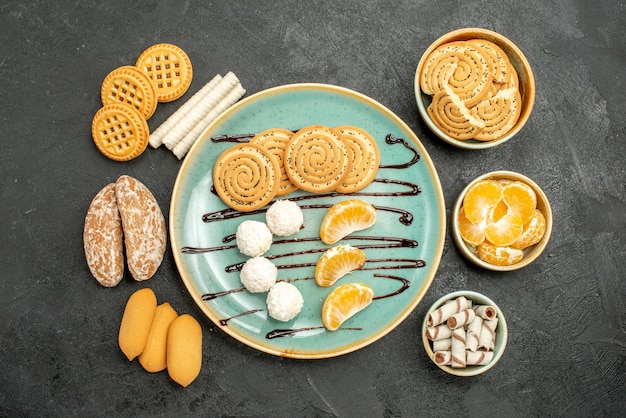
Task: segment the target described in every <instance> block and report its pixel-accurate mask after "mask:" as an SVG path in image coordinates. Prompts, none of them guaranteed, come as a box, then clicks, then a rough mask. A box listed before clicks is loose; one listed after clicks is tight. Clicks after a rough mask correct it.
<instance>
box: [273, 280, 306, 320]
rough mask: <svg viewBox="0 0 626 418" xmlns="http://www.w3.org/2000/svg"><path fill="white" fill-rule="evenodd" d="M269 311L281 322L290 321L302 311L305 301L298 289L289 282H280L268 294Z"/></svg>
mask: <svg viewBox="0 0 626 418" xmlns="http://www.w3.org/2000/svg"><path fill="white" fill-rule="evenodd" d="M266 303H267V310H268V312H269V314H270V316H271V317H272V318H274V319H277V320H279V321H283V322H286V321H290V320H292V319H293V318H295V317H296V315H298V314H299V313H300V311H301V310H302V306H303V305H304V299H303V298H302V294H301V293H300V291H299V290H298V288H297V287H295V286H294V285H292V284H291V283H287V282H278V283H276V284H275V285H274V286H272V288H271V289H270V291H269V292H268V293H267V298H266Z"/></svg>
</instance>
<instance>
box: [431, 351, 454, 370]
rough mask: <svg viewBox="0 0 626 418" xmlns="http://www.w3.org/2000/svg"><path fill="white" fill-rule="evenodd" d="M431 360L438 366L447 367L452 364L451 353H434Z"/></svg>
mask: <svg viewBox="0 0 626 418" xmlns="http://www.w3.org/2000/svg"><path fill="white" fill-rule="evenodd" d="M433 360H434V361H435V363H437V364H439V365H440V366H447V365H449V364H450V363H451V362H452V353H451V352H450V350H447V351H436V352H435V354H434V355H433Z"/></svg>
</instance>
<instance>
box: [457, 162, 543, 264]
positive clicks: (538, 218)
mask: <svg viewBox="0 0 626 418" xmlns="http://www.w3.org/2000/svg"><path fill="white" fill-rule="evenodd" d="M451 218H452V220H451V226H452V228H451V229H452V236H453V237H454V241H455V243H456V246H457V248H458V249H459V251H460V252H461V253H462V254H463V256H465V258H467V259H468V260H469V261H471V262H472V263H474V264H475V265H477V266H479V267H482V268H485V269H488V270H493V271H512V270H517V269H520V268H522V267H525V266H527V265H529V264H530V263H532V262H533V261H534V260H536V259H537V257H539V256H540V255H541V253H542V252H543V251H544V250H545V248H546V246H547V245H548V241H549V240H550V235H551V232H552V210H551V208H550V202H549V201H548V198H547V196H546V194H545V193H544V192H543V190H542V189H541V187H539V186H538V185H537V183H535V182H534V181H532V180H531V179H530V178H528V177H526V176H524V175H522V174H519V173H516V172H513V171H492V172H490V173H485V174H483V175H481V176H479V177H477V178H475V179H474V180H472V181H471V182H470V183H469V184H468V185H467V186H466V187H465V188H464V189H463V190H462V191H461V193H459V196H458V198H457V200H456V202H455V204H454V207H453V208H452V216H451Z"/></svg>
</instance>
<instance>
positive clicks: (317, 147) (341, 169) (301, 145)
mask: <svg viewBox="0 0 626 418" xmlns="http://www.w3.org/2000/svg"><path fill="white" fill-rule="evenodd" d="M347 161H348V148H347V146H346V144H345V143H344V142H343V141H342V139H341V137H340V136H339V134H338V133H337V132H335V131H334V130H333V129H331V128H329V127H327V126H322V125H312V126H308V127H306V128H302V129H300V130H299V131H298V132H296V133H295V134H294V135H293V137H292V138H291V140H290V141H289V143H288V144H287V148H286V149H285V162H284V164H285V170H286V171H287V175H288V176H289V179H290V180H291V182H292V183H293V184H295V185H296V186H297V187H298V188H300V189H302V190H306V191H307V192H311V193H323V192H328V191H332V190H335V189H336V188H337V186H339V185H340V184H341V182H342V181H343V179H344V178H345V176H346V175H347V174H348V171H349V169H350V166H349V164H347Z"/></svg>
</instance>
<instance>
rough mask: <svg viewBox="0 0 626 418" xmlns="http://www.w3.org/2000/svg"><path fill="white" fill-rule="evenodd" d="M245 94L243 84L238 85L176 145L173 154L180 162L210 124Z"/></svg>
mask: <svg viewBox="0 0 626 418" xmlns="http://www.w3.org/2000/svg"><path fill="white" fill-rule="evenodd" d="M245 93H246V90H245V89H244V88H243V87H241V84H237V85H236V86H235V87H234V88H233V89H232V90H231V91H230V92H229V93H228V94H227V95H226V97H224V98H223V99H222V100H220V102H219V103H218V104H217V106H215V107H214V108H213V110H211V111H210V112H209V113H208V114H207V115H206V116H205V117H203V118H202V119H201V120H200V121H199V122H198V123H197V124H196V126H194V128H193V129H192V130H191V131H189V132H188V133H187V135H185V136H184V137H183V139H181V140H180V141H179V142H178V143H177V144H176V146H175V147H174V149H173V150H172V152H174V155H176V157H178V159H179V160H180V159H182V158H183V157H184V156H185V154H187V151H189V149H190V148H191V146H192V145H193V144H194V142H196V140H197V139H198V137H199V136H200V134H201V133H202V132H203V131H204V130H205V129H206V127H207V126H209V124H210V123H211V122H213V121H214V120H215V119H217V117H218V116H219V115H221V114H222V113H224V112H225V111H226V110H227V109H228V108H229V107H231V106H232V105H234V104H235V103H236V102H237V100H239V99H240V98H241V97H242V96H243V95H244V94H245Z"/></svg>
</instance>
